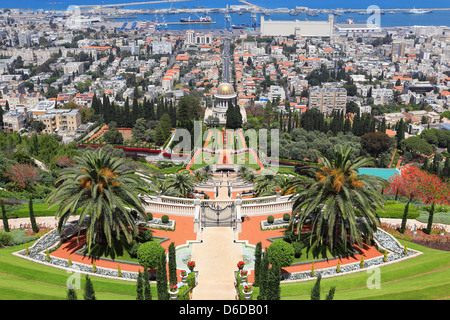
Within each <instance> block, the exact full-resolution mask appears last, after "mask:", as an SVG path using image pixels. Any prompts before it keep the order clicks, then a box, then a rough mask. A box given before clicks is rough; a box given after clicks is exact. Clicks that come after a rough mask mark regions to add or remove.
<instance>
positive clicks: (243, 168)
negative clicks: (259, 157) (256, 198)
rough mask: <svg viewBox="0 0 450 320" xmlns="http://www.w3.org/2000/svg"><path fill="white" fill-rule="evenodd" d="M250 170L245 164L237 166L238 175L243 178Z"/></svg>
mask: <svg viewBox="0 0 450 320" xmlns="http://www.w3.org/2000/svg"><path fill="white" fill-rule="evenodd" d="M249 172H250V170H249V169H248V167H246V166H239V170H238V177H239V178H241V179H243V180H245V178H246V177H247V175H248V174H249Z"/></svg>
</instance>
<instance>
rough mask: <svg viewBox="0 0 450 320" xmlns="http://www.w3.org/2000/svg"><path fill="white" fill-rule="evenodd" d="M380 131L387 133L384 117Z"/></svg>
mask: <svg viewBox="0 0 450 320" xmlns="http://www.w3.org/2000/svg"><path fill="white" fill-rule="evenodd" d="M380 131H381V132H383V133H386V118H384V117H383V120H382V121H381V126H380Z"/></svg>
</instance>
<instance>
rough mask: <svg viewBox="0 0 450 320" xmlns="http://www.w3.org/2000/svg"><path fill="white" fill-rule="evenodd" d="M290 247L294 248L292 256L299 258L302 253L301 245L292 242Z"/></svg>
mask: <svg viewBox="0 0 450 320" xmlns="http://www.w3.org/2000/svg"><path fill="white" fill-rule="evenodd" d="M291 246H292V248H294V257H295V258H300V257H301V255H302V249H303V245H302V244H301V243H300V242H292V243H291Z"/></svg>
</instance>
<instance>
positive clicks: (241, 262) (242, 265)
mask: <svg viewBox="0 0 450 320" xmlns="http://www.w3.org/2000/svg"><path fill="white" fill-rule="evenodd" d="M244 266H245V263H244V261H239V262H238V264H237V267H238V269H239V270H242V269H243V268H244Z"/></svg>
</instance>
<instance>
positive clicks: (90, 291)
mask: <svg viewBox="0 0 450 320" xmlns="http://www.w3.org/2000/svg"><path fill="white" fill-rule="evenodd" d="M84 300H97V298H96V297H95V291H94V286H93V285H92V282H91V279H90V278H89V276H88V275H86V285H85V287H84Z"/></svg>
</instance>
